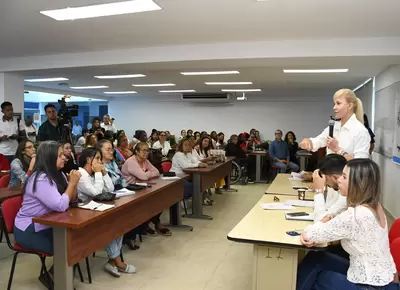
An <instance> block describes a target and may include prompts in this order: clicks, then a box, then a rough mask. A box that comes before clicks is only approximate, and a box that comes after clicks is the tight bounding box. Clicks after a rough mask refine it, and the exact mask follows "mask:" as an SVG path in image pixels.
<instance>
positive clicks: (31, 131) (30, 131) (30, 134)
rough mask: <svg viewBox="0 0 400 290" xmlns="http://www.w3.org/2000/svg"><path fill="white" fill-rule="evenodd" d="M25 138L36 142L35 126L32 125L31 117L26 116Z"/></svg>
mask: <svg viewBox="0 0 400 290" xmlns="http://www.w3.org/2000/svg"><path fill="white" fill-rule="evenodd" d="M25 132H26V137H27V138H28V139H29V140H31V141H32V142H36V134H37V133H36V126H35V125H34V124H33V117H32V116H28V117H26V119H25Z"/></svg>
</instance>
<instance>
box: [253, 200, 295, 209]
mask: <svg viewBox="0 0 400 290" xmlns="http://www.w3.org/2000/svg"><path fill="white" fill-rule="evenodd" d="M260 206H261V208H262V209H273V210H289V209H294V207H293V206H291V205H287V204H284V203H282V202H271V203H262V204H260Z"/></svg>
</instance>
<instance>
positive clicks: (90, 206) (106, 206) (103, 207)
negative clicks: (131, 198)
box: [79, 200, 115, 211]
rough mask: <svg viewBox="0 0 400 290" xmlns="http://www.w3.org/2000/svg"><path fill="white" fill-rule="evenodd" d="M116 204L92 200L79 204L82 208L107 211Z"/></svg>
mask: <svg viewBox="0 0 400 290" xmlns="http://www.w3.org/2000/svg"><path fill="white" fill-rule="evenodd" d="M114 206H115V205H113V204H104V203H98V202H95V201H93V200H92V201H90V202H89V203H87V204H83V205H79V207H80V208H83V209H90V210H98V211H105V210H107V209H110V208H112V207H114Z"/></svg>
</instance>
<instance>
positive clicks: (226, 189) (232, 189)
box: [224, 170, 238, 192]
mask: <svg viewBox="0 0 400 290" xmlns="http://www.w3.org/2000/svg"><path fill="white" fill-rule="evenodd" d="M231 171H232V170H231ZM224 191H226V192H238V190H237V189H235V188H231V174H230V173H229V174H228V176H227V179H226V188H225V189H224Z"/></svg>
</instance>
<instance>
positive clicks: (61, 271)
mask: <svg viewBox="0 0 400 290" xmlns="http://www.w3.org/2000/svg"><path fill="white" fill-rule="evenodd" d="M53 243H54V258H53V261H54V289H55V290H73V289H74V285H73V275H72V267H69V266H68V254H67V229H65V228H59V227H54V228H53Z"/></svg>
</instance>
